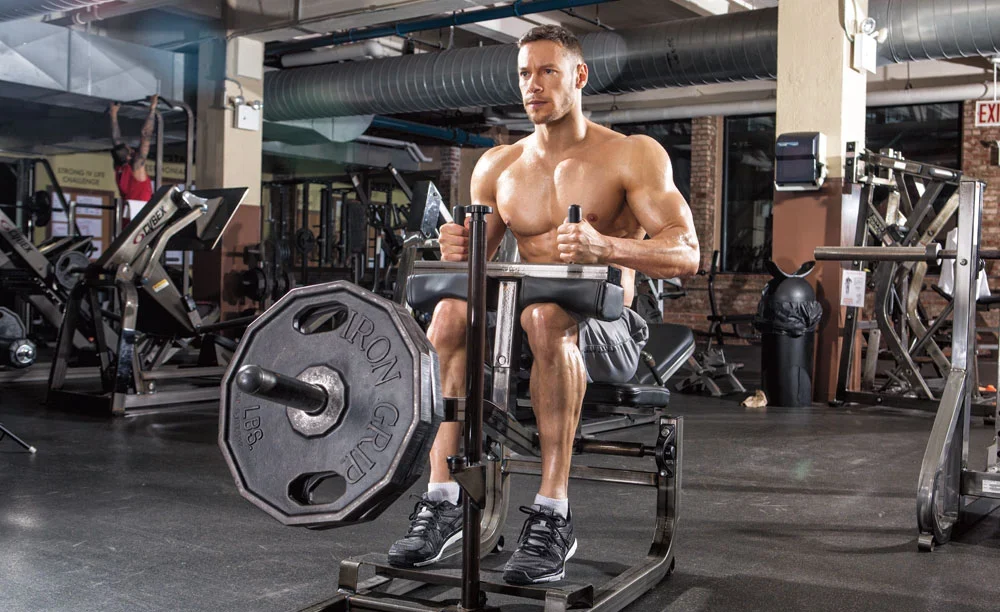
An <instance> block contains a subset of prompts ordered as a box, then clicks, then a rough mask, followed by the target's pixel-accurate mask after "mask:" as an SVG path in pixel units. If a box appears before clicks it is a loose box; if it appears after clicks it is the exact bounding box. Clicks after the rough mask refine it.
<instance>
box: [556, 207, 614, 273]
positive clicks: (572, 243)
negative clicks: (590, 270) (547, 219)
mask: <svg viewBox="0 0 1000 612" xmlns="http://www.w3.org/2000/svg"><path fill="white" fill-rule="evenodd" d="M558 232H559V233H558V235H557V236H556V244H557V245H558V246H559V259H561V260H563V261H564V262H565V263H575V264H596V263H602V262H603V261H604V259H605V258H606V257H607V256H608V254H609V253H610V252H611V241H610V240H608V238H607V237H606V236H604V235H603V234H601V233H600V232H598V231H597V230H595V229H594V226H592V225H591V224H590V223H587V222H586V221H580V222H579V223H570V222H569V219H568V218H567V219H566V221H563V224H562V225H560V226H559V230H558Z"/></svg>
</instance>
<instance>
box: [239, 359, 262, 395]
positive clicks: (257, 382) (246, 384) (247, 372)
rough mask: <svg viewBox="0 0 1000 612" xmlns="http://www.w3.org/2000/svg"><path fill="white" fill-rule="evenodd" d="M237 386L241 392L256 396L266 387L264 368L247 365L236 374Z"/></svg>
mask: <svg viewBox="0 0 1000 612" xmlns="http://www.w3.org/2000/svg"><path fill="white" fill-rule="evenodd" d="M236 386H237V387H239V388H240V391H242V392H244V393H249V394H250V395H254V394H256V393H259V392H260V391H261V390H262V389H263V387H264V386H265V373H264V368H262V367H260V366H257V365H252V364H251V365H245V366H243V367H242V368H240V370H239V372H237V373H236Z"/></svg>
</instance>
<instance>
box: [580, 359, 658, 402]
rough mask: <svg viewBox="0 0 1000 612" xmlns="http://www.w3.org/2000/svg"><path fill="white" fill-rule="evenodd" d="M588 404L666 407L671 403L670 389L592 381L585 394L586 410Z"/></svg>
mask: <svg viewBox="0 0 1000 612" xmlns="http://www.w3.org/2000/svg"><path fill="white" fill-rule="evenodd" d="M640 367H641V366H640ZM587 404H611V405H614V406H622V407H625V408H639V407H644V408H666V407H667V406H668V405H669V404H670V390H669V389H666V388H664V387H660V386H657V385H636V384H633V383H590V384H588V385H587V392H586V393H585V394H584V396H583V409H584V412H586V411H587Z"/></svg>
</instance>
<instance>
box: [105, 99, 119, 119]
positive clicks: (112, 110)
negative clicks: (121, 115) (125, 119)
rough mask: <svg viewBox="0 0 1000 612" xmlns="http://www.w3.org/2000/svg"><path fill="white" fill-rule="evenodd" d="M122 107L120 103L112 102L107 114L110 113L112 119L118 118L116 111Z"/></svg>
mask: <svg viewBox="0 0 1000 612" xmlns="http://www.w3.org/2000/svg"><path fill="white" fill-rule="evenodd" d="M121 107H122V104H121V102H112V103H111V106H109V107H108V112H109V113H111V116H112V117H117V116H118V110H119V109H120V108H121Z"/></svg>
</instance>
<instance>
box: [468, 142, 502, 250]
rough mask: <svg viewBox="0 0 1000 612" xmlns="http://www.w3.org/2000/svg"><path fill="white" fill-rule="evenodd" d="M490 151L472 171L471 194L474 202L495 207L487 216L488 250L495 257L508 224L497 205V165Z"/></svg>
mask: <svg viewBox="0 0 1000 612" xmlns="http://www.w3.org/2000/svg"><path fill="white" fill-rule="evenodd" d="M490 153H491V151H488V152H487V153H485V154H484V155H483V156H482V157H480V158H479V161H478V162H477V163H476V168H475V170H473V172H472V184H471V186H470V191H471V194H470V195H471V196H472V203H473V204H479V205H482V206H489V207H490V208H492V209H493V212H492V213H490V214H489V215H487V217H486V252H487V253H488V255H489V257H493V254H494V253H496V250H497V249H498V248H499V247H500V242H501V241H503V235H504V231H506V229H507V224H506V223H504V221H503V218H502V217H501V216H500V211H499V207H498V206H497V197H496V167H495V164H494V163H493V159H492V155H491V154H490Z"/></svg>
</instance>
